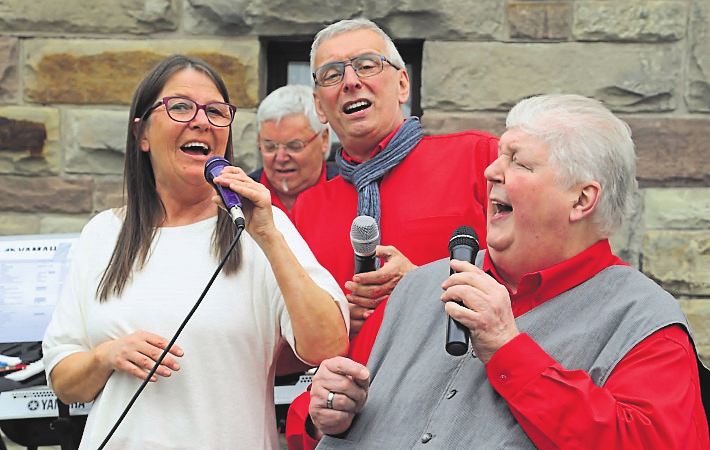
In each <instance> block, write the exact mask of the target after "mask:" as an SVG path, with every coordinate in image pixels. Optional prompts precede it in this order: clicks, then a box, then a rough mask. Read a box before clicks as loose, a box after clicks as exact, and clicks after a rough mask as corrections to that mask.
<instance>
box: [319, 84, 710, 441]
mask: <svg viewBox="0 0 710 450" xmlns="http://www.w3.org/2000/svg"><path fill="white" fill-rule="evenodd" d="M506 126H507V131H506V132H505V133H504V134H503V136H502V137H501V139H500V150H499V152H498V158H497V159H496V160H495V161H494V162H493V163H492V164H491V165H490V166H489V167H488V168H487V169H486V173H485V175H486V179H487V180H488V212H487V229H488V235H487V241H488V249H487V250H482V251H480V252H479V253H478V255H477V258H476V261H475V265H474V264H471V263H470V262H466V261H458V260H455V259H453V260H449V259H448V258H446V259H442V260H439V261H436V262H434V263H431V264H427V265H425V266H422V267H420V268H418V269H416V270H414V271H412V272H410V273H408V274H407V275H406V276H405V277H404V278H403V279H402V281H400V283H399V284H398V285H397V287H396V288H395V290H394V292H393V293H392V295H391V296H390V299H389V300H388V304H387V309H386V310H385V316H384V319H383V322H382V326H381V327H380V331H379V334H378V338H377V341H376V342H375V344H374V347H373V349H372V353H371V355H370V359H369V361H368V363H367V367H365V366H364V365H362V364H359V363H357V362H355V361H352V360H350V359H347V358H343V357H336V358H333V359H329V360H325V361H324V362H323V363H321V365H320V368H319V370H318V372H317V373H316V375H315V376H314V378H313V385H312V388H311V403H310V417H311V418H312V420H313V424H314V425H315V429H314V430H313V433H314V436H313V437H314V438H319V437H321V436H322V435H326V436H325V437H323V438H322V440H321V441H320V444H319V445H318V448H319V449H321V448H324V449H329V448H353V449H354V448H415V447H417V446H419V445H422V444H427V448H429V447H431V448H437V449H439V448H441V449H452V448H481V449H488V448H506V449H509V448H515V449H522V448H531V449H533V448H544V449H554V448H563V449H571V448H574V449H607V448H623V449H642V448H643V449H681V448H682V449H708V448H710V437H709V435H708V423H707V418H706V415H705V412H704V408H703V403H702V397H701V392H700V382H699V371H703V372H704V371H705V370H706V369H705V368H704V367H703V366H702V363H701V362H700V361H699V359H698V357H697V353H696V351H695V348H694V344H693V332H692V330H691V327H690V325H689V324H688V321H687V319H686V317H685V315H684V313H683V311H682V310H681V308H680V305H679V304H678V302H677V301H676V300H675V299H674V298H673V297H672V296H671V295H670V294H669V293H667V292H666V291H664V290H663V289H662V288H660V287H659V286H658V285H657V284H655V283H654V282H653V281H652V280H650V279H649V278H647V277H646V276H645V275H643V274H642V273H641V272H639V271H638V270H636V269H633V268H632V267H630V266H628V265H627V264H625V263H624V262H622V261H621V260H620V259H619V258H617V257H616V256H614V255H613V254H612V252H611V248H610V245H609V241H608V238H609V236H611V235H612V233H613V232H614V231H615V230H617V229H618V228H619V227H620V226H621V224H622V222H623V220H624V218H625V217H626V216H627V214H628V212H629V211H630V207H631V203H632V197H633V195H634V193H635V192H636V162H635V154H634V144H633V142H632V140H631V132H630V129H629V127H628V126H627V125H626V124H625V123H624V122H623V121H621V120H620V119H618V118H617V117H615V116H614V115H613V114H612V113H611V112H610V111H609V110H608V109H606V108H605V107H604V106H603V105H602V104H601V103H600V102H598V101H596V100H593V99H589V98H586V97H582V96H579V95H542V96H536V97H531V98H528V99H525V100H523V101H521V102H519V103H518V104H517V105H516V106H515V107H513V109H512V110H511V111H510V113H509V114H508V118H507V123H506ZM450 270H451V272H450ZM450 273H453V274H452V275H450ZM442 289H443V292H442ZM449 317H451V318H453V319H455V320H456V321H458V322H459V323H460V324H462V325H463V326H464V327H465V328H466V329H468V332H469V333H470V344H471V345H470V347H469V348H468V351H467V352H465V353H464V354H463V355H460V356H453V355H451V354H448V353H447V352H446V351H445V349H444V348H445V336H446V324H447V322H448V319H449Z"/></svg>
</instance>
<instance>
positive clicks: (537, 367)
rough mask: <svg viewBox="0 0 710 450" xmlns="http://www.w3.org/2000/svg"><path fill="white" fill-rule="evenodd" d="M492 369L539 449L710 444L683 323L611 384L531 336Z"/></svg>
mask: <svg viewBox="0 0 710 450" xmlns="http://www.w3.org/2000/svg"><path fill="white" fill-rule="evenodd" d="M486 370H487V373H488V379H489V381H490V382H491V384H492V385H493V387H494V388H495V389H496V391H498V393H500V395H501V396H503V398H505V400H506V401H507V402H508V406H509V407H510V410H511V412H512V413H513V415H514V416H515V417H516V419H517V420H518V422H519V423H520V425H521V427H522V428H523V430H525V432H526V434H527V435H528V436H529V437H530V439H531V440H532V441H533V442H534V443H535V445H536V446H537V447H538V448H541V449H553V448H555V449H556V448H565V449H599V448H683V449H708V448H710V436H709V435H708V424H707V419H706V416H705V412H704V409H703V406H702V401H701V397H700V388H699V384H698V383H699V379H698V366H697V362H696V356H695V352H694V350H693V347H692V346H691V344H690V340H689V339H688V335H687V334H686V332H685V331H684V330H683V329H682V328H681V327H680V326H670V327H667V328H664V329H662V330H659V331H657V332H656V333H654V334H652V335H651V336H649V337H647V338H646V339H645V340H643V341H642V342H641V343H639V344H638V345H637V346H636V347H634V349H633V350H631V351H630V352H629V353H628V354H627V355H626V356H625V357H624V358H623V359H622V360H621V361H620V362H619V364H617V366H616V367H615V369H614V371H613V372H612V374H611V376H610V377H609V379H608V380H607V382H606V383H605V385H604V387H598V386H596V385H594V383H593V382H592V380H591V378H590V376H589V374H587V373H586V372H584V371H582V370H565V369H564V367H562V366H561V365H560V364H558V363H557V362H556V361H554V360H553V359H552V358H551V357H550V356H549V355H548V354H547V353H546V352H545V351H544V350H543V349H542V348H540V347H539V346H538V345H537V344H536V343H535V342H534V341H533V340H532V339H531V338H530V337H529V336H528V335H526V334H521V335H519V336H518V337H516V338H515V339H513V340H512V341H510V342H509V343H508V344H506V345H505V346H503V347H502V348H501V349H500V350H499V351H498V352H497V353H496V354H495V355H494V356H493V358H491V360H490V361H489V362H488V364H487V366H486Z"/></svg>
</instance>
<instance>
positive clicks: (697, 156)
mask: <svg viewBox="0 0 710 450" xmlns="http://www.w3.org/2000/svg"><path fill="white" fill-rule="evenodd" d="M624 119H625V120H626V122H627V123H628V124H629V126H630V127H631V130H632V133H633V136H632V137H633V140H634V143H635V144H636V155H637V157H638V161H637V173H638V178H639V183H640V184H641V185H642V186H648V187H651V186H698V187H700V186H710V158H707V157H706V155H708V154H710V144H709V143H710V118H708V119H704V118H699V119H695V118H683V117H677V118H676V117H668V118H655V119H654V118H648V119H647V118H636V117H634V118H626V117H624Z"/></svg>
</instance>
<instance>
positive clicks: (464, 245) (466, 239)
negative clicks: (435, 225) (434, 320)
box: [446, 225, 478, 356]
mask: <svg viewBox="0 0 710 450" xmlns="http://www.w3.org/2000/svg"><path fill="white" fill-rule="evenodd" d="M477 253H478V235H477V234H476V231H475V230H474V229H473V228H471V227H469V226H468V225H463V226H460V227H458V228H457V229H456V230H454V232H453V234H452V235H451V239H450V240H449V256H450V259H457V260H459V261H468V262H470V263H473V262H474V261H475V259H476V254H477ZM449 273H450V274H451V275H453V274H454V273H456V272H455V271H454V270H453V269H450V271H449ZM448 318H449V319H448V323H447V326H446V351H447V352H448V353H449V354H450V355H453V356H461V355H463V354H464V353H466V352H467V351H468V341H469V337H470V333H471V332H470V330H469V329H468V328H466V327H465V326H464V325H462V324H460V323H459V322H458V321H456V320H454V319H453V318H452V317H451V316H448Z"/></svg>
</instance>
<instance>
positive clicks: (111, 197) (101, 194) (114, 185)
mask: <svg viewBox="0 0 710 450" xmlns="http://www.w3.org/2000/svg"><path fill="white" fill-rule="evenodd" d="M94 185H95V190H94V212H95V213H98V212H101V211H104V210H107V209H109V208H119V207H121V206H123V205H124V201H123V179H122V178H118V177H101V178H97V179H95V180H94Z"/></svg>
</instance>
